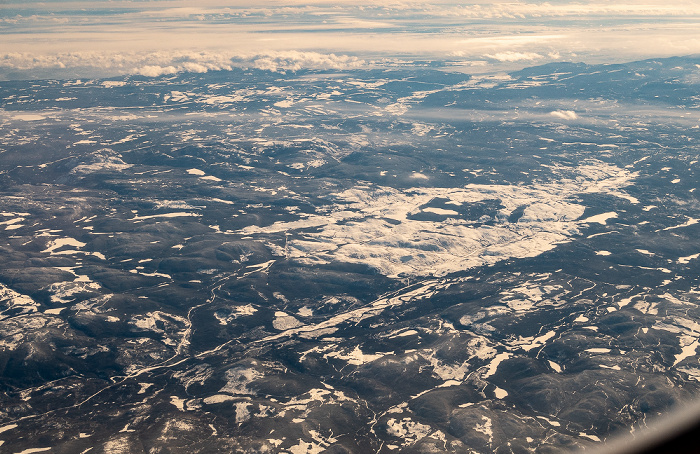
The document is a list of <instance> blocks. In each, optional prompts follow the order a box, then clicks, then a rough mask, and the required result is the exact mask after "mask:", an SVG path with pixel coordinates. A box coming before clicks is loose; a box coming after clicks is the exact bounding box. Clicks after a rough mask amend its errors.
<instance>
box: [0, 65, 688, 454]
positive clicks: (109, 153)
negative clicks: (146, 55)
mask: <svg viewBox="0 0 700 454" xmlns="http://www.w3.org/2000/svg"><path fill="white" fill-rule="evenodd" d="M698 64H700V61H698V60H697V59H668V60H660V61H647V62H640V63H631V64H628V65H610V66H605V65H601V66H586V65H582V64H552V65H546V66H542V67H536V68H531V69H527V70H523V71H520V72H517V73H512V74H510V75H508V76H506V77H503V76H501V77H487V76H479V77H470V76H468V75H464V74H456V73H449V72H445V71H440V70H437V69H421V70H416V69H396V70H390V71H388V70H387V71H385V70H376V71H371V70H366V71H365V70H348V71H334V72H323V71H304V70H300V71H297V72H289V73H286V74H284V73H277V72H271V71H264V70H252V69H251V70H243V69H233V70H231V71H213V72H209V73H205V74H188V73H181V74H177V75H167V76H160V77H152V78H151V77H144V76H130V77H123V78H114V79H110V80H70V81H56V80H46V81H31V82H3V83H1V84H0V99H2V106H1V110H0V191H1V194H0V232H2V233H1V234H0V257H1V260H2V266H0V366H1V367H0V372H2V374H1V375H0V383H1V384H2V387H1V391H2V394H0V396H1V397H0V401H1V402H2V405H1V406H0V445H2V446H3V448H2V449H8V450H9V451H7V452H25V453H29V452H42V451H46V452H49V451H50V452H56V453H89V452H90V453H93V452H94V453H100V452H104V453H127V452H149V453H159V452H162V453H165V452H185V451H187V452H287V453H292V454H299V453H316V452H324V451H328V452H382V453H387V452H460V453H461V452H484V453H485V452H535V451H538V450H539V451H538V452H543V451H545V450H546V451H547V452H556V451H564V450H568V449H572V448H578V447H582V446H587V445H590V444H594V443H598V442H600V441H603V440H605V439H606V438H608V437H609V436H610V435H611V434H617V433H628V432H634V431H636V430H640V429H641V428H643V427H644V426H645V424H646V423H647V422H648V421H649V420H651V419H653V418H654V417H656V416H658V415H660V414H663V413H664V412H667V411H669V410H670V409H672V408H673V407H674V405H676V404H678V403H681V402H686V401H689V400H691V399H692V398H693V397H694V396H697V393H698V391H700V383H698V381H699V380H700V364H699V358H700V357H699V356H698V354H697V348H698V346H699V345H700V323H698V320H700V312H699V310H698V304H697V303H698V298H699V297H700V279H699V276H700V274H699V273H698V270H699V269H700V268H699V267H700V242H698V238H700V235H699V234H698V233H699V230H698V229H700V224H699V222H698V219H699V218H700V215H699V210H698V200H697V192H696V187H697V182H698V181H699V176H698V168H699V166H698V159H699V158H698V148H697V144H696V141H697V140H698V136H697V130H698V127H699V125H698V119H697V115H694V114H692V115H691V113H692V112H696V111H697V97H696V96H695V95H694V93H696V92H697V82H696V81H697V80H698V79H697V72H698V69H697V68H698V66H697V65H698ZM584 87H585V90H583V88H584ZM105 421H109V424H105V423H104V422H105Z"/></svg>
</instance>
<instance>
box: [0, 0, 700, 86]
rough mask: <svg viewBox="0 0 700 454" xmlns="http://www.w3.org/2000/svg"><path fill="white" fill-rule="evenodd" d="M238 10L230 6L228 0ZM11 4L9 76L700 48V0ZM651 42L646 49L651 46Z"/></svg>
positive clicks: (526, 58) (5, 12)
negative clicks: (41, 72)
mask: <svg viewBox="0 0 700 454" xmlns="http://www.w3.org/2000/svg"><path fill="white" fill-rule="evenodd" d="M226 3H228V4H226ZM48 5H50V7H47V6H46V4H43V3H38V2H16V3H8V2H4V3H3V4H2V5H0V24H2V27H1V29H2V31H0V34H1V36H0V37H1V38H2V39H0V68H2V69H4V71H5V72H8V71H20V72H24V73H29V72H31V71H32V70H41V69H57V70H68V69H70V70H73V71H74V72H75V71H78V70H80V69H81V68H83V69H91V70H93V71H98V72H99V71H102V72H104V73H106V74H120V73H132V74H141V75H161V74H168V73H173V72H180V71H195V72H203V71H209V70H216V69H227V68H230V67H231V66H232V65H236V64H240V63H241V62H244V63H245V64H249V65H251V66H254V67H258V68H263V69H270V70H294V69H300V68H306V67H310V68H316V67H318V68H328V69H339V68H346V67H357V66H362V65H373V64H376V63H377V62H386V61H412V60H415V59H422V60H425V59H429V60H449V61H452V62H453V63H454V62H457V63H458V62H460V61H463V62H465V66H470V67H471V68H475V66H474V65H469V62H474V61H478V62H486V63H487V64H484V67H483V71H491V70H493V69H494V68H495V69H498V68H512V67H518V66H519V67H522V66H524V65H530V64H533V63H545V62H547V61H555V60H583V61H587V62H595V63H597V62H606V61H622V60H631V59H640V58H651V57H662V56H669V55H684V54H692V53H699V52H700V2H697V1H686V2H674V3H673V4H667V3H663V2H661V1H659V0H652V1H648V2H636V1H627V2H624V3H620V4H613V3H610V2H603V1H601V0H598V1H592V2H587V3H586V2H569V1H560V2H551V3H548V2H542V3H537V2H532V3H513V2H498V1H489V2H487V1H478V0H477V1H473V2H471V3H470V4H464V3H462V2H457V1H451V0H444V1H442V2H440V3H435V2H396V1H393V0H392V1H379V2H376V3H373V4H372V5H370V6H368V5H367V4H366V2H359V1H355V0H351V1H347V0H346V1H341V2H332V3H331V2H326V1H311V2H303V4H302V2H300V1H296V0H289V1H285V2H284V5H283V4H282V3H281V2H276V1H271V0H267V1H262V2H252V1H251V2H249V3H245V2H236V5H235V6H231V2H223V1H204V2H199V3H198V4H197V6H195V7H193V6H191V4H188V3H186V2H182V1H144V2H137V3H135V2H118V1H115V2H63V1H54V2H51V3H49V4H48ZM640 42H644V43H645V44H644V46H639V43H640Z"/></svg>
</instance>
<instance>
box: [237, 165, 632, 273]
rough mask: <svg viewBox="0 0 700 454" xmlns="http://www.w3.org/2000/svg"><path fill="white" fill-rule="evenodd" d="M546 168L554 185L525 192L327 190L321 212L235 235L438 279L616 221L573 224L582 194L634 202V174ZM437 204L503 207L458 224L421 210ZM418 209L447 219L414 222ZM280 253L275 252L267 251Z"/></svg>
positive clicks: (292, 253) (297, 253)
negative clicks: (282, 241) (278, 240)
mask: <svg viewBox="0 0 700 454" xmlns="http://www.w3.org/2000/svg"><path fill="white" fill-rule="evenodd" d="M552 171H553V172H554V173H555V175H557V176H559V177H560V178H559V179H558V180H556V181H553V182H546V183H536V184H532V185H529V186H517V185H495V184H494V185H478V184H471V185H467V186H465V187H462V188H429V187H428V188H425V187H421V188H418V187H416V188H410V189H405V190H400V189H394V188H389V187H381V186H374V187H369V186H356V187H355V188H352V189H349V190H346V191H343V192H341V193H336V194H332V195H331V197H333V199H334V202H335V204H334V205H332V206H331V207H329V208H327V210H326V212H325V213H323V214H312V215H309V216H308V217H306V218H302V219H299V220H296V221H290V222H276V223H274V224H272V225H269V226H265V227H259V226H248V227H246V228H244V229H242V230H240V231H239V233H241V234H244V235H253V236H254V235H261V234H264V235H267V234H275V233H283V232H288V233H289V232H294V234H293V238H290V239H289V240H288V242H287V244H286V247H285V248H284V252H283V253H284V255H286V256H287V258H289V259H293V260H296V261H298V262H301V263H308V264H314V263H316V264H322V263H329V262H331V261H337V262H345V263H358V264H364V265H368V266H370V267H372V268H374V269H376V270H377V271H378V272H380V273H382V274H384V275H386V276H390V277H398V276H443V275H446V274H449V273H452V272H456V271H460V270H464V269H468V268H472V267H475V266H481V265H491V264H494V263H496V262H498V261H501V260H506V259H511V258H525V257H534V256H537V255H539V254H541V253H543V252H545V251H548V250H550V249H553V248H554V247H556V245H558V244H561V243H562V242H566V241H570V240H571V239H572V238H573V237H574V236H575V235H577V234H579V227H580V226H582V225H584V224H587V223H591V222H596V223H601V221H602V217H605V219H606V220H607V219H609V218H611V217H614V214H612V213H606V214H605V215H603V216H593V217H590V218H588V219H584V220H580V218H581V216H582V215H583V214H584V210H585V207H584V206H583V205H582V204H581V203H580V202H579V200H578V197H577V196H579V195H580V194H585V193H606V194H610V195H613V196H616V197H619V198H622V199H625V200H627V201H628V202H630V203H636V202H637V201H636V199H635V198H634V197H631V196H629V195H628V194H627V193H625V192H624V191H623V188H624V187H625V186H628V185H629V184H631V181H632V179H633V178H634V177H635V176H636V173H634V172H630V171H628V170H625V169H621V168H618V167H615V166H613V165H610V164H606V163H603V162H601V161H597V160H589V161H586V162H585V163H583V164H582V165H580V166H578V167H575V168H565V167H553V168H552ZM434 199H440V200H447V202H446V203H447V204H449V205H450V206H456V207H458V206H463V205H468V204H474V203H479V202H485V201H491V202H498V203H500V205H501V208H499V209H498V211H497V212H494V213H492V215H491V216H489V217H488V219H487V220H493V222H490V223H488V224H484V223H482V222H484V221H483V220H482V219H480V220H479V221H477V220H476V219H463V218H462V217H460V215H459V213H458V212H457V211H456V210H455V211H453V210H446V209H436V208H434V207H433V208H431V207H427V206H425V205H427V204H429V203H430V202H431V201H433V200H434ZM496 205H497V204H496ZM422 206H424V208H423V209H421V207H422ZM523 207H524V208H523ZM518 208H520V209H523V212H522V215H521V216H520V217H519V218H518V219H517V220H514V222H509V220H508V218H509V216H510V215H511V214H512V213H513V212H514V211H515V210H517V209H518ZM421 212H423V213H430V214H440V215H443V216H447V218H446V219H445V220H440V221H428V220H416V219H413V218H412V216H413V215H415V214H418V213H421ZM281 251H282V249H281V248H277V249H276V250H275V251H273V252H275V253H277V254H282V252H281Z"/></svg>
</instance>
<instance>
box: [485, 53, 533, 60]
mask: <svg viewBox="0 0 700 454" xmlns="http://www.w3.org/2000/svg"><path fill="white" fill-rule="evenodd" d="M484 57H486V58H490V59H492V60H498V61H508V62H514V61H523V60H524V61H535V60H541V59H542V58H544V57H543V56H542V55H540V54H538V53H536V52H513V51H508V52H498V53H495V54H486V55H484Z"/></svg>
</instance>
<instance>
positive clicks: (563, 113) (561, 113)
mask: <svg viewBox="0 0 700 454" xmlns="http://www.w3.org/2000/svg"><path fill="white" fill-rule="evenodd" d="M549 114H550V115H552V116H553V117H557V118H561V119H562V120H576V119H577V118H578V115H576V112H574V111H573V110H555V111H554V112H550V113H549Z"/></svg>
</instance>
